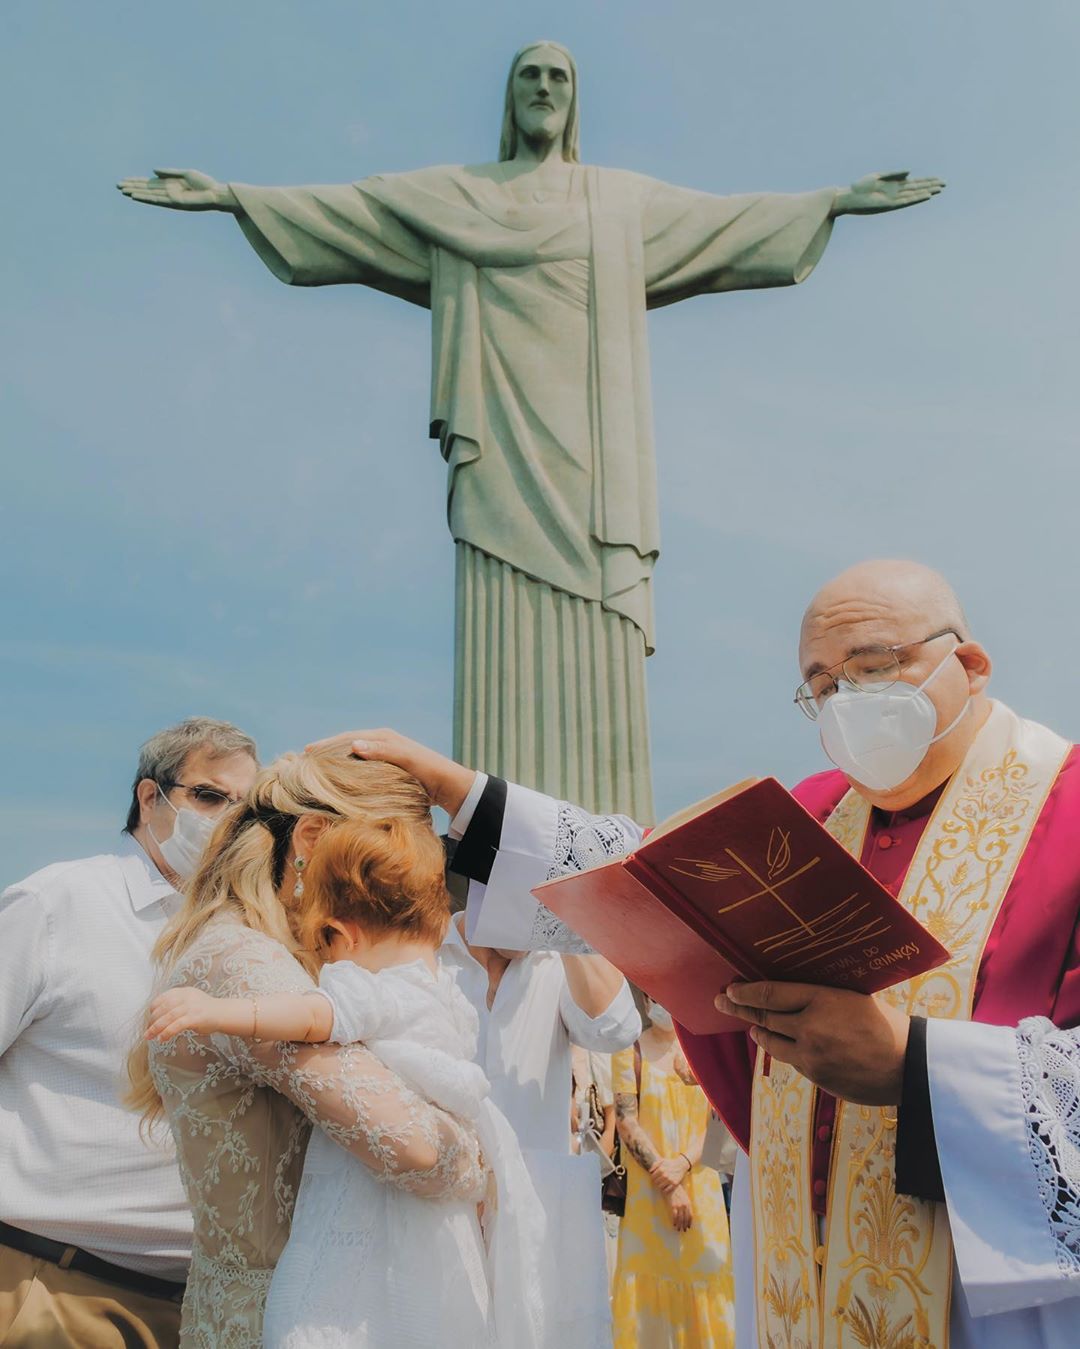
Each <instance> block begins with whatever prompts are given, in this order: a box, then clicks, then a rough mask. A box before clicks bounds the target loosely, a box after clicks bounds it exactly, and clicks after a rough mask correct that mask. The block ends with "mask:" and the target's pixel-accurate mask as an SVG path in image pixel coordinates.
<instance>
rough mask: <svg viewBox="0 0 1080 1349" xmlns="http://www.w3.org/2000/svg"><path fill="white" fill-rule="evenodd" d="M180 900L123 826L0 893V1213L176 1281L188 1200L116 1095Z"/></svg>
mask: <svg viewBox="0 0 1080 1349" xmlns="http://www.w3.org/2000/svg"><path fill="white" fill-rule="evenodd" d="M179 903H180V897H179V896H178V895H177V894H176V892H175V891H174V890H173V889H172V887H171V886H170V885H169V884H168V882H167V881H166V880H165V879H164V878H163V877H162V876H161V874H160V873H159V872H158V870H157V868H156V867H155V866H154V865H153V863H152V862H151V861H150V859H149V858H148V857H147V856H146V854H145V853H144V852H143V850H142V849H141V848H140V847H139V845H138V844H137V843H136V842H135V841H134V840H133V839H130V838H125V842H124V844H123V846H122V847H121V848H120V850H119V852H118V853H115V854H108V855H103V856H99V857H89V858H86V859H84V860H82V861H78V862H59V863H56V864H55V865H54V866H50V867H46V868H45V869H44V870H43V871H38V872H36V873H35V874H34V875H33V876H30V877H29V878H28V879H27V880H25V881H22V882H20V883H19V884H18V885H13V886H12V887H11V888H10V889H9V890H6V891H5V892H4V894H3V895H2V896H0V1178H2V1179H0V1219H2V1220H3V1221H4V1222H6V1223H10V1224H11V1225H12V1226H13V1227H21V1228H23V1229H25V1230H26V1231H28V1232H34V1233H36V1234H37V1235H38V1236H42V1237H50V1238H51V1239H52V1240H54V1241H61V1242H64V1243H65V1244H66V1245H73V1246H80V1247H82V1248H83V1249H84V1250H87V1251H90V1252H91V1253H92V1254H94V1255H97V1256H100V1257H101V1258H102V1259H103V1260H109V1261H111V1262H112V1263H113V1264H116V1265H122V1266H123V1267H124V1268H127V1269H132V1270H136V1271H138V1272H139V1273H143V1274H153V1275H156V1276H158V1277H159V1278H163V1279H174V1280H181V1279H183V1278H184V1277H185V1275H186V1272H187V1265H188V1261H189V1260H190V1257H191V1213H190V1210H189V1209H188V1205H187V1200H186V1198H185V1196H184V1190H183V1186H182V1185H181V1182H180V1174H179V1171H178V1170H177V1166H176V1159H175V1154H174V1152H173V1148H172V1141H171V1139H170V1138H169V1136H168V1130H167V1129H163V1130H162V1131H161V1132H160V1134H159V1133H155V1137H154V1139H153V1140H152V1141H150V1142H146V1141H144V1140H143V1138H141V1137H140V1134H139V1119H138V1116H137V1115H135V1114H134V1113H132V1112H131V1111H130V1110H127V1109H125V1107H124V1106H123V1105H121V1103H120V1097H121V1095H122V1094H123V1092H124V1091H125V1089H126V1087H127V1076H126V1059H127V1054H128V1051H129V1050H130V1049H131V1047H132V1045H133V1044H134V1043H135V1041H136V1039H137V1038H138V1035H139V1031H140V1027H141V1025H142V1022H143V1013H144V1011H145V1008H146V1004H147V1001H148V1000H149V998H150V995H151V991H152V985H153V980H154V970H153V966H152V963H151V958H150V952H151V949H152V948H153V945H154V942H155V941H156V940H157V938H158V936H159V934H160V932H161V930H162V928H163V927H164V926H165V924H166V922H167V921H168V919H169V918H170V917H171V916H172V915H173V914H174V913H175V912H176V910H177V908H178V907H179Z"/></svg>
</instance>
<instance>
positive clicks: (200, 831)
mask: <svg viewBox="0 0 1080 1349" xmlns="http://www.w3.org/2000/svg"><path fill="white" fill-rule="evenodd" d="M158 791H159V792H161V799H162V800H163V801H164V802H165V804H166V805H167V806H168V807H169V809H170V810H171V811H173V813H174V814H175V815H176V823H175V824H174V825H173V831H172V833H171V834H170V835H169V837H168V838H166V839H159V838H158V837H157V835H156V834H155V833H154V831H153V830H152V829H151V828H150V825H149V824H147V826H146V828H147V832H148V833H149V835H150V837H151V838H152V839H153V840H154V842H155V843H156V844H157V846H158V852H160V853H161V860H162V861H163V862H164V863H165V865H166V866H167V867H168V868H169V870H170V871H175V872H176V874H177V875H178V876H179V877H180V879H181V880H184V881H187V880H190V879H191V877H192V876H194V875H195V872H196V871H197V870H198V867H199V863H200V862H201V861H202V856H203V853H204V852H205V851H206V845H207V844H208V843H209V842H210V835H211V834H212V833H213V832H214V830H215V829H216V828H217V826H218V821H219V819H220V816H217V815H200V814H199V812H198V811H197V810H189V809H188V808H187V807H186V806H182V807H181V808H180V809H179V810H177V808H176V806H174V805H173V803H172V802H171V801H170V800H169V798H168V797H167V796H166V795H165V793H164V792H162V791H161V788H160V787H159V788H158Z"/></svg>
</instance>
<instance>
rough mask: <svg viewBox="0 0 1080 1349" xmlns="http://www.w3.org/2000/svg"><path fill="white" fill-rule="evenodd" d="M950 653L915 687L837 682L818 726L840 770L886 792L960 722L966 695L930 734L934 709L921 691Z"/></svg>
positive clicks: (824, 745)
mask: <svg viewBox="0 0 1080 1349" xmlns="http://www.w3.org/2000/svg"><path fill="white" fill-rule="evenodd" d="M955 649H956V648H955V647H954V648H953V650H955ZM952 654H953V652H952V651H950V652H949V654H948V655H947V656H945V658H944V659H943V660H942V661H940V662H939V664H937V665H936V666H935V667H934V669H933V670H932V671H931V672H930V674H929V675H927V677H926V678H925V679H924V680H923V682H922V683H921V684H919V685H917V686H916V685H914V684H905V683H904V682H903V681H902V680H901V681H898V682H897V683H895V684H890V685H889V686H888V687H887V688H883V689H864V688H856V687H855V686H854V685H853V684H849V683H847V681H846V680H841V681H840V684H839V687H838V688H837V690H836V692H835V693H834V694H833V695H832V697H831V698H829V699H828V701H827V702H826V703H825V705H824V707H822V709H821V712H820V714H819V716H818V726H819V728H820V731H821V747H822V749H823V750H824V751H825V753H826V754H827V755H828V756H829V758H830V759H831V760H832V761H833V763H834V764H835V765H836V766H837V768H839V769H840V771H841V772H842V773H844V774H846V775H847V776H848V777H849V778H854V780H855V781H856V782H859V783H862V785H863V786H864V787H869V788H870V790H871V791H874V792H887V791H891V790H892V788H893V787H899V786H900V784H901V783H902V782H906V781H907V779H908V778H909V777H911V775H912V773H914V772H915V770H916V769H917V768H918V766H919V765H920V764H921V763H922V761H923V759H924V758H925V757H926V751H927V750H928V749H929V748H930V746H931V745H933V744H936V743H937V741H939V740H943V739H944V738H945V736H947V735H948V734H949V732H950V731H952V730H954V729H955V728H956V727H957V726H958V725H959V724H960V721H961V719H962V718H963V717H964V715H965V714H966V713H967V711H968V708H969V707H970V706H971V697H970V695H969V697H968V698H967V700H966V701H965V703H964V706H963V707H962V708H961V709H960V711H959V712H958V713H957V715H956V716H955V717H954V718H953V719H952V721H950V722H949V724H948V726H946V727H945V729H944V730H943V731H939V732H938V733H937V734H936V735H935V734H934V728H935V727H936V726H937V708H935V706H934V704H933V703H932V702H931V701H930V698H929V696H928V695H927V694H926V692H925V691H924V690H925V689H926V686H927V685H928V684H929V683H930V682H931V681H932V680H934V679H936V678H937V676H938V674H939V673H940V672H941V670H942V669H943V668H944V666H945V661H947V660H948V659H949V657H950V656H952Z"/></svg>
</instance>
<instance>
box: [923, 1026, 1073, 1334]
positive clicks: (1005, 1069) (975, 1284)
mask: <svg viewBox="0 0 1080 1349" xmlns="http://www.w3.org/2000/svg"><path fill="white" fill-rule="evenodd" d="M926 1048H927V1072H928V1076H929V1080H930V1099H931V1108H932V1112H933V1121H934V1137H935V1140H936V1143H937V1149H938V1158H939V1160H940V1162H941V1174H942V1179H943V1181H944V1184H945V1198H946V1205H947V1208H948V1214H949V1224H950V1227H951V1229H952V1235H953V1243H954V1247H955V1251H956V1260H957V1266H958V1268H959V1271H960V1278H961V1281H962V1283H963V1287H964V1296H965V1300H966V1303H967V1306H968V1308H969V1310H970V1312H971V1315H972V1316H974V1317H983V1316H987V1315H990V1314H996V1313H1009V1312H1018V1311H1020V1310H1022V1309H1025V1308H1036V1307H1039V1308H1046V1306H1047V1304H1050V1303H1056V1302H1060V1301H1062V1300H1063V1299H1066V1298H1078V1299H1080V1032H1077V1031H1061V1030H1057V1029H1056V1028H1055V1027H1054V1026H1053V1025H1052V1024H1051V1023H1050V1022H1049V1021H1046V1020H1044V1019H1043V1018H1041V1017H1040V1018H1031V1019H1029V1020H1027V1021H1024V1022H1022V1023H1021V1024H1020V1026H1019V1027H1018V1028H1015V1029H1014V1028H1013V1027H1009V1026H984V1025H979V1024H977V1023H974V1022H961V1021H943V1020H940V1019H937V1018H933V1017H931V1018H930V1019H929V1020H928V1021H927V1036H926ZM1076 1314H1077V1315H1080V1307H1078V1309H1077V1313H1076Z"/></svg>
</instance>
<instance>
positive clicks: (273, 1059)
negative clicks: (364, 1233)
mask: <svg viewBox="0 0 1080 1349" xmlns="http://www.w3.org/2000/svg"><path fill="white" fill-rule="evenodd" d="M169 982H170V984H171V985H173V986H176V985H193V986H195V987H197V988H202V989H204V990H205V991H206V992H208V993H211V994H214V995H215V996H217V997H257V996H260V995H263V994H268V993H282V992H290V993H305V992H310V991H311V990H312V989H313V988H314V984H313V983H312V980H311V979H310V977H309V976H308V974H307V973H306V972H305V971H304V969H303V968H302V967H301V966H300V965H299V964H298V963H297V961H296V960H295V959H294V958H293V957H292V955H291V954H290V953H289V952H288V951H287V950H286V949H285V948H284V947H283V946H281V945H280V944H279V943H278V942H276V941H273V940H272V939H271V938H269V937H266V936H263V935H262V934H260V933H257V932H253V931H252V930H251V929H250V928H246V927H244V926H242V925H241V924H240V923H239V922H237V921H236V920H234V919H232V918H226V917H222V918H219V919H216V920H214V921H213V922H211V923H209V924H208V925H207V927H206V928H205V929H204V931H203V932H202V933H201V934H200V935H199V937H198V938H197V939H196V941H195V942H194V944H193V945H192V946H191V947H190V949H189V950H188V951H187V952H186V953H185V955H184V958H183V960H182V961H181V962H180V964H179V965H178V966H177V967H176V969H175V970H174V971H173V973H172V975H171V977H170V980H169ZM150 1067H151V1072H152V1073H153V1077H154V1081H155V1083H156V1085H157V1088H158V1091H159V1092H160V1094H161V1098H162V1101H163V1103H164V1106H165V1112H166V1115H167V1117H168V1120H169V1125H170V1127H171V1129H172V1133H173V1137H174V1139H175V1141H176V1148H177V1154H178V1160H179V1164H180V1171H181V1175H182V1178H183V1181H184V1185H185V1187H186V1189H187V1194H188V1199H189V1201H190V1203H191V1208H192V1213H193V1216H194V1220H195V1234H194V1251H193V1255H192V1263H191V1273H190V1276H189V1279H188V1286H187V1295H186V1297H185V1299H184V1309H183V1319H182V1324H181V1345H182V1346H183V1349H259V1346H260V1345H261V1344H262V1342H263V1308H264V1304H265V1300H266V1293H267V1290H268V1288H269V1286H270V1277H271V1274H272V1273H273V1269H274V1266H275V1264H276V1263H277V1260H278V1257H279V1256H280V1254H281V1251H282V1249H283V1247H284V1245H285V1241H286V1238H287V1237H288V1234H289V1224H290V1221H291V1219H292V1213H293V1206H294V1204H295V1201H296V1192H297V1187H298V1185H299V1182H300V1171H301V1165H302V1162H303V1158H304V1150H305V1146H306V1144H307V1140H308V1135H309V1132H310V1122H311V1121H314V1122H315V1123H317V1124H319V1125H321V1127H322V1131H323V1132H322V1133H320V1134H318V1135H317V1137H319V1138H320V1139H322V1137H323V1135H324V1134H325V1136H326V1138H331V1139H333V1140H334V1150H335V1152H338V1151H340V1152H341V1155H342V1156H345V1155H346V1151H347V1152H348V1153H351V1154H352V1155H353V1156H354V1157H355V1158H356V1159H357V1160H358V1161H359V1162H360V1163H362V1167H361V1166H357V1167H356V1170H358V1171H360V1170H363V1172H364V1174H365V1175H366V1176H369V1177H371V1178H372V1180H373V1182H378V1183H373V1184H372V1189H373V1190H375V1191H379V1190H380V1186H382V1187H385V1189H386V1190H387V1191H390V1190H393V1191H394V1192H395V1193H402V1194H408V1195H416V1196H421V1197H423V1198H424V1199H425V1200H430V1199H441V1200H445V1201H446V1202H448V1203H450V1204H461V1205H465V1204H468V1205H473V1204H475V1203H476V1202H477V1201H478V1200H479V1199H480V1198H481V1197H482V1196H483V1193H484V1186H485V1172H484V1169H483V1168H482V1166H481V1164H480V1160H479V1151H478V1148H477V1142H476V1137H475V1133H474V1131H473V1130H472V1129H470V1128H468V1127H467V1126H464V1125H462V1124H461V1123H460V1122H458V1121H457V1120H455V1119H453V1118H452V1117H451V1116H450V1115H448V1114H447V1113H446V1112H444V1111H441V1110H439V1109H436V1108H435V1107H433V1106H432V1105H431V1104H429V1102H427V1101H426V1100H424V1099H422V1098H421V1097H420V1096H418V1095H417V1094H416V1093H415V1092H414V1091H413V1090H411V1089H410V1088H409V1087H407V1086H406V1085H405V1083H404V1082H403V1081H402V1080H401V1079H400V1078H399V1077H398V1076H397V1075H396V1074H394V1073H393V1072H391V1071H390V1070H389V1069H388V1068H386V1067H385V1066H384V1065H383V1064H382V1063H381V1062H380V1061H379V1060H378V1059H377V1058H375V1057H374V1055H373V1054H371V1053H370V1051H369V1050H367V1049H365V1048H364V1047H363V1046H362V1045H355V1044H350V1045H342V1046H339V1045H296V1044H276V1043H263V1044H252V1043H248V1042H246V1041H244V1040H238V1039H233V1038H232V1037H230V1036H225V1035H213V1036H208V1037H202V1036H197V1035H195V1034H193V1033H191V1032H186V1033H184V1034H183V1035H180V1036H177V1037H176V1039H174V1040H171V1041H168V1042H167V1043H164V1044H153V1045H151V1048H150ZM418 1153H419V1155H420V1156H423V1157H424V1158H425V1165H423V1166H422V1167H420V1168H417V1167H416V1166H415V1160H416V1157H417V1154H418ZM428 1158H430V1159H431V1162H432V1163H433V1164H430V1163H427V1159H428ZM432 1207H433V1208H434V1207H435V1206H434V1205H433V1206H432ZM481 1343H482V1342H481Z"/></svg>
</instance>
